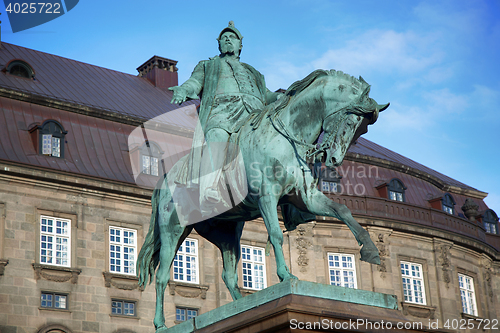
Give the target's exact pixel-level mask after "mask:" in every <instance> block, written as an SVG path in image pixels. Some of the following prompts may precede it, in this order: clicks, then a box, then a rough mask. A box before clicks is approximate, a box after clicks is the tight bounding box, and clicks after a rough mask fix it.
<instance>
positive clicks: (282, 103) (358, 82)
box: [250, 69, 369, 129]
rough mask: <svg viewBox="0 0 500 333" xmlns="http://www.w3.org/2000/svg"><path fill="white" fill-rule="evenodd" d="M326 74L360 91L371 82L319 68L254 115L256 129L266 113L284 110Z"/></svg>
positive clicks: (252, 123)
mask: <svg viewBox="0 0 500 333" xmlns="http://www.w3.org/2000/svg"><path fill="white" fill-rule="evenodd" d="M324 76H335V77H338V78H341V79H343V80H346V81H348V82H349V83H351V84H352V85H353V86H354V87H356V88H358V90H360V91H363V90H364V89H365V88H366V87H368V86H369V84H368V83H367V82H366V81H365V80H364V79H363V78H362V77H361V76H360V77H359V79H357V78H355V77H354V76H351V75H349V74H346V73H344V72H342V71H336V70H334V69H332V70H329V71H327V70H324V69H317V70H315V71H314V72H312V73H311V74H309V75H308V76H306V77H305V78H303V79H302V80H298V81H295V82H294V83H292V84H291V85H290V87H288V89H287V90H286V91H285V93H284V96H283V97H281V98H280V99H279V100H278V102H276V103H273V104H272V105H271V107H266V108H265V109H264V110H263V111H262V112H260V114H258V115H257V114H256V115H254V116H252V117H251V121H250V123H251V125H252V127H253V128H254V129H255V128H257V127H258V126H259V125H260V123H261V121H262V119H263V118H264V116H265V115H268V116H276V115H278V114H279V113H280V111H281V110H283V109H284V108H285V107H286V106H287V105H288V104H289V103H290V101H291V100H292V99H293V98H295V97H297V95H299V94H300V93H301V92H302V91H303V90H304V89H306V88H307V87H309V86H310V85H311V84H312V83H313V82H314V81H316V79H318V78H321V77H324Z"/></svg>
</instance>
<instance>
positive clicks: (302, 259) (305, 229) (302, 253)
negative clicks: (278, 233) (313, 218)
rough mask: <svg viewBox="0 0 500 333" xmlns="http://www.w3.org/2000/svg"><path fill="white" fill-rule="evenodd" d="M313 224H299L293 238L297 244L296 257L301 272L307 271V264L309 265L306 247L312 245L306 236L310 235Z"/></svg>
mask: <svg viewBox="0 0 500 333" xmlns="http://www.w3.org/2000/svg"><path fill="white" fill-rule="evenodd" d="M313 227H314V225H313V224H307V225H300V226H299V227H297V234H298V237H297V239H296V240H295V242H296V244H297V249H298V250H299V256H298V257H297V264H298V265H299V266H300V271H301V272H302V273H305V272H307V266H308V265H309V258H308V257H307V249H308V248H309V247H310V246H311V245H312V243H311V241H310V240H309V239H308V237H311V236H312V228H313Z"/></svg>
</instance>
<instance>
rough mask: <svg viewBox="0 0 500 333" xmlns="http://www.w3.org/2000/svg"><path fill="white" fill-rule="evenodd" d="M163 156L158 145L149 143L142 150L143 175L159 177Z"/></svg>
mask: <svg viewBox="0 0 500 333" xmlns="http://www.w3.org/2000/svg"><path fill="white" fill-rule="evenodd" d="M162 155H163V152H162V151H161V149H160V147H159V146H158V145H157V144H156V143H154V142H151V141H147V142H146V143H145V144H144V145H143V146H142V148H141V173H143V174H145V175H152V176H158V175H159V171H160V161H161V156H162Z"/></svg>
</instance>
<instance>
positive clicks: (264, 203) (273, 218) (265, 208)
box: [259, 195, 297, 281]
mask: <svg viewBox="0 0 500 333" xmlns="http://www.w3.org/2000/svg"><path fill="white" fill-rule="evenodd" d="M277 205H278V200H277V199H276V197H274V196H272V195H264V196H262V197H260V198H259V208H260V212H261V214H262V218H263V219H264V223H265V224H266V228H267V232H268V234H269V241H270V242H271V244H272V246H273V248H274V255H275V256H276V266H277V268H278V269H277V273H278V277H279V279H280V281H285V280H288V279H297V277H296V276H294V275H292V274H291V273H290V270H289V269H288V266H287V265H286V262H285V256H284V254H283V232H282V231H281V229H280V225H279V220H278V212H277V210H276V207H277Z"/></svg>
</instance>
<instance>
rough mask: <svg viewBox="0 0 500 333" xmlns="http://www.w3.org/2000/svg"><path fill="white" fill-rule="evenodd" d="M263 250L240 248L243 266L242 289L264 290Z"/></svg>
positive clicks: (264, 268)
mask: <svg viewBox="0 0 500 333" xmlns="http://www.w3.org/2000/svg"><path fill="white" fill-rule="evenodd" d="M264 260H265V250H264V249H263V248H261V247H253V246H247V245H242V246H241V263H242V266H243V288H247V289H253V290H262V289H264V288H266V265H265V262H264Z"/></svg>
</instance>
